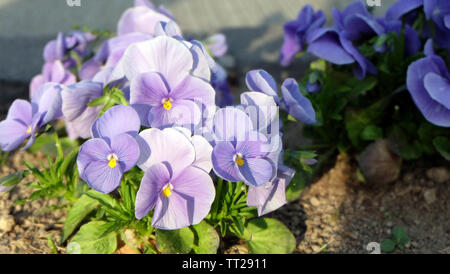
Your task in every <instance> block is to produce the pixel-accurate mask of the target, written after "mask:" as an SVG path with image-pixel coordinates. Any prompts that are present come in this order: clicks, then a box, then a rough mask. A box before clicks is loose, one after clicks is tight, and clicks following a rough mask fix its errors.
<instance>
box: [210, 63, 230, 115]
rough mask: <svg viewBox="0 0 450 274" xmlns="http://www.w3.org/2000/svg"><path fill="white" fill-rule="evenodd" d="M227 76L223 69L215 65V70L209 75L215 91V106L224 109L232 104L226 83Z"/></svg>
mask: <svg viewBox="0 0 450 274" xmlns="http://www.w3.org/2000/svg"><path fill="white" fill-rule="evenodd" d="M227 77H228V74H227V72H226V71H225V69H224V68H223V67H222V66H220V65H219V64H216V70H215V71H214V72H212V73H211V85H212V86H213V88H214V89H215V90H216V105H218V106H219V107H226V106H230V105H232V104H233V100H234V98H233V95H232V94H231V92H230V86H229V85H228V81H227Z"/></svg>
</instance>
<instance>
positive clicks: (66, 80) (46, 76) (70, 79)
mask: <svg viewBox="0 0 450 274" xmlns="http://www.w3.org/2000/svg"><path fill="white" fill-rule="evenodd" d="M49 82H54V83H59V84H63V85H71V84H74V83H75V82H76V77H75V75H73V74H72V73H71V72H70V71H68V70H67V69H66V68H65V67H64V65H63V63H62V62H61V61H59V60H56V61H53V62H48V63H45V64H44V66H43V67H42V73H41V74H39V75H36V76H35V77H34V78H33V79H32V80H31V83H30V97H32V96H33V94H34V92H35V91H36V90H38V89H39V88H40V87H41V86H42V85H44V84H45V83H49Z"/></svg>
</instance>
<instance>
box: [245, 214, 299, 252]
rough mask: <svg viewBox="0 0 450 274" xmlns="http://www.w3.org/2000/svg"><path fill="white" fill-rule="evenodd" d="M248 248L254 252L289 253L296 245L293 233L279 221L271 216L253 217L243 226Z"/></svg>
mask: <svg viewBox="0 0 450 274" xmlns="http://www.w3.org/2000/svg"><path fill="white" fill-rule="evenodd" d="M245 239H246V240H247V245H248V248H249V249H250V251H251V252H252V253H255V254H289V253H292V252H293V251H294V249H295V246H296V240H295V237H294V235H292V233H291V232H290V231H289V229H288V228H287V227H286V226H285V225H284V224H283V223H281V222H280V221H278V220H275V219H271V218H258V219H253V220H251V221H249V222H248V223H247V226H246V228H245Z"/></svg>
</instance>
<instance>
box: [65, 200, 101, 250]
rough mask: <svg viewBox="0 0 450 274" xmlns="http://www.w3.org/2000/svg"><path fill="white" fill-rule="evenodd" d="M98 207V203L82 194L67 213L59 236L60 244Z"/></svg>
mask: <svg viewBox="0 0 450 274" xmlns="http://www.w3.org/2000/svg"><path fill="white" fill-rule="evenodd" d="M99 205H100V203H99V201H97V200H95V199H92V198H91V197H89V196H87V195H86V194H84V195H83V196H81V197H80V199H78V200H77V201H76V202H75V204H74V205H73V206H72V208H71V209H70V210H69V212H68V213H67V217H66V221H65V222H64V228H63V232H62V236H61V243H63V242H65V241H66V240H67V238H68V237H69V236H70V235H72V233H73V232H74V231H75V229H76V228H77V226H78V225H79V224H80V223H81V222H82V221H83V220H84V218H86V216H87V215H89V214H90V213H91V212H92V211H93V210H94V209H96V208H97V207H98V206H99Z"/></svg>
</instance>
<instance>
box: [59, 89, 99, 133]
mask: <svg viewBox="0 0 450 274" xmlns="http://www.w3.org/2000/svg"><path fill="white" fill-rule="evenodd" d="M102 95H103V85H102V84H101V83H98V82H93V81H82V82H79V83H76V84H73V85H70V86H67V87H64V88H63V91H62V112H63V114H64V118H65V121H66V129H67V132H68V134H69V137H70V138H71V139H72V140H75V139H77V138H78V137H81V138H84V139H88V138H90V137H91V128H92V125H93V124H94V121H95V120H96V119H97V117H98V115H99V113H100V110H101V108H102V106H97V107H89V106H88V103H89V102H90V101H92V100H94V99H96V98H98V97H100V96H102Z"/></svg>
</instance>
